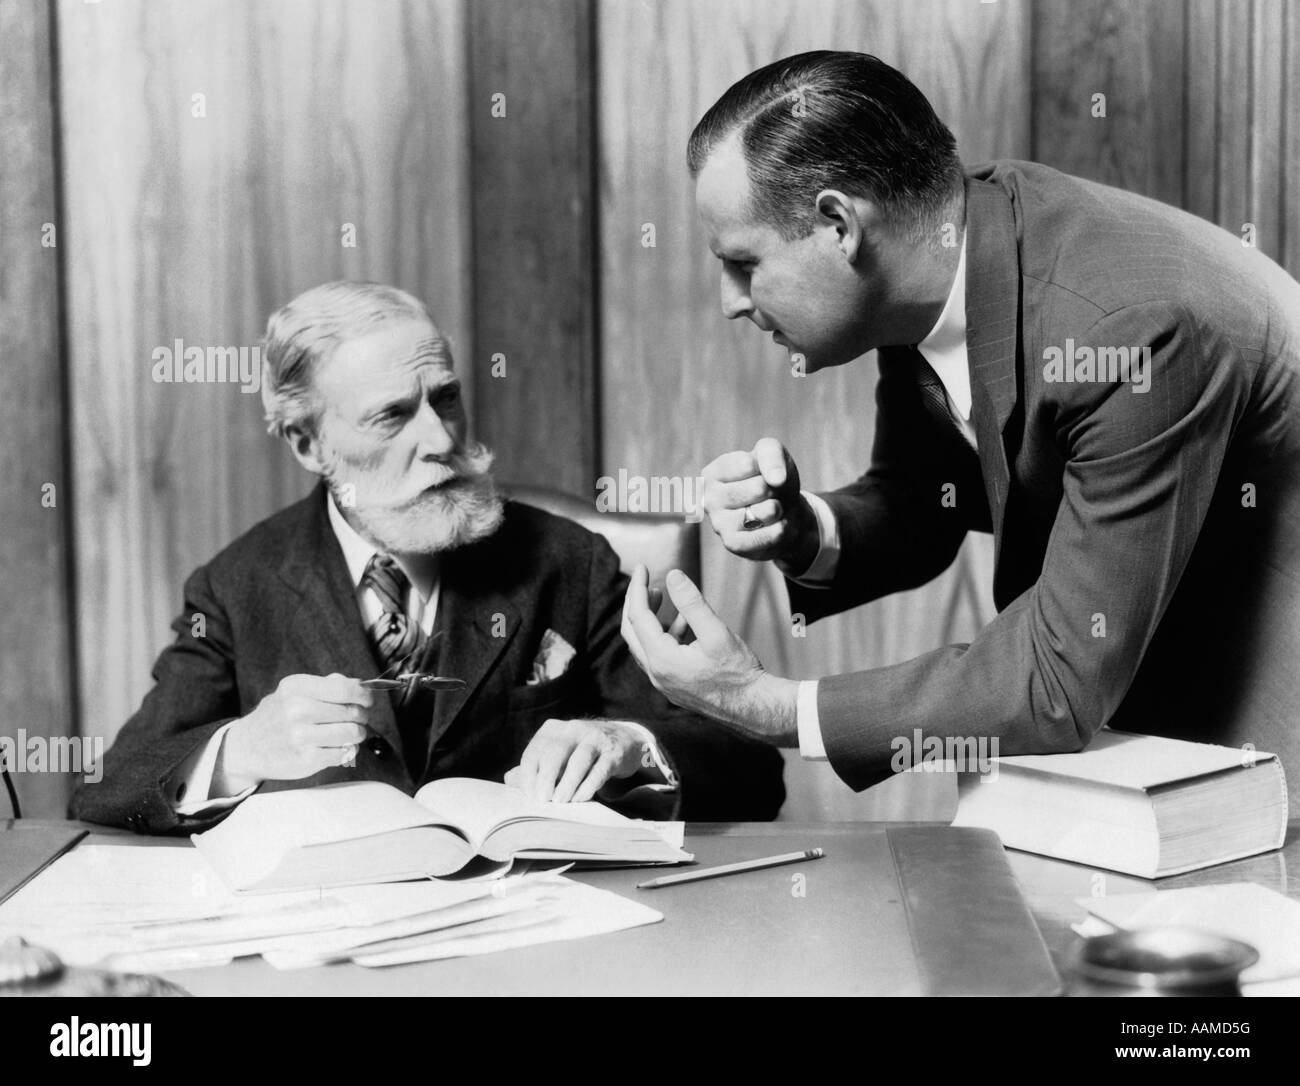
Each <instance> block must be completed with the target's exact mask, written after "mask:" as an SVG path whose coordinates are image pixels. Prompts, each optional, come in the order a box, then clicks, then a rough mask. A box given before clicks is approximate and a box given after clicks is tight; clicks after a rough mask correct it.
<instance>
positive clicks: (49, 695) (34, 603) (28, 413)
mask: <svg viewBox="0 0 1300 1086" xmlns="http://www.w3.org/2000/svg"><path fill="white" fill-rule="evenodd" d="M51 41H52V27H51V23H50V13H49V10H48V9H47V8H46V7H45V6H44V5H41V4H32V3H29V2H27V0H0V43H3V54H0V525H3V530H0V614H3V616H4V619H3V622H0V735H3V736H8V737H10V738H12V739H13V740H14V741H15V744H16V745H17V746H20V747H23V748H24V749H25V748H26V742H25V740H26V738H27V737H28V736H36V737H45V736H64V735H73V734H75V719H74V684H73V675H74V668H73V660H72V656H71V650H72V638H71V637H70V635H69V623H68V619H69V599H70V591H71V585H70V583H69V579H68V574H69V561H68V555H69V550H68V514H69V510H70V494H69V491H68V486H67V473H66V460H65V449H66V437H67V431H66V422H67V418H66V399H65V395H64V381H63V358H62V353H61V349H60V335H59V311H60V306H59V252H60V250H59V245H60V244H62V243H64V242H66V235H62V234H61V233H60V232H59V230H58V225H59V223H60V218H59V209H58V186H57V184H56V161H55V146H54V137H53V133H54V117H53V114H54V102H53V98H52V89H53V77H52V49H51ZM47 224H49V225H47ZM50 226H53V227H54V228H55V229H54V232H53V233H50V232H49V229H50ZM15 761H17V760H15ZM25 761H26V760H25V759H24V763H25ZM18 768H19V766H18V765H16V764H11V765H10V770H11V772H12V773H13V779H14V784H15V787H16V790H17V792H18V797H19V801H20V803H21V804H22V808H23V813H24V814H25V815H27V816H29V817H38V818H41V817H43V818H61V817H63V813H64V809H65V807H66V805H67V798H68V795H69V794H70V791H69V790H70V784H71V781H70V779H69V778H68V777H65V776H62V775H59V774H51V773H49V772H42V773H35V772H17V769H18ZM9 815H10V811H9V799H8V797H7V796H6V795H4V794H3V793H0V818H8V817H9Z"/></svg>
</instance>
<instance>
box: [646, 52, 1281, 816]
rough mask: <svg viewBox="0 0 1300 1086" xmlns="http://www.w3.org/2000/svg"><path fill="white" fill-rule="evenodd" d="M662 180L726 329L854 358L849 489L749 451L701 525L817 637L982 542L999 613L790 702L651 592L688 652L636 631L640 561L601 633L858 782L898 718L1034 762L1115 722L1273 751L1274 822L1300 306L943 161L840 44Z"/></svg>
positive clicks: (933, 121)
mask: <svg viewBox="0 0 1300 1086" xmlns="http://www.w3.org/2000/svg"><path fill="white" fill-rule="evenodd" d="M689 164H690V169H691V171H692V174H693V176H694V178H695V183H696V201H697V205H698V208H699V212H700V215H701V218H702V220H703V223H704V227H705V229H706V231H707V233H708V236H709V243H710V246H711V248H712V249H713V251H714V253H715V254H716V255H717V256H718V258H719V259H720V260H721V261H722V308H723V313H724V314H725V315H726V316H727V317H729V318H732V319H735V318H738V317H745V318H748V319H749V320H751V321H752V322H753V323H754V324H755V325H757V326H758V327H759V328H760V329H761V330H762V331H764V332H771V333H772V334H773V338H774V339H775V340H776V342H777V343H779V344H781V345H783V346H785V347H786V348H788V350H789V351H790V352H791V357H792V359H793V361H794V368H795V370H796V372H797V373H799V374H802V373H812V372H814V371H816V370H819V369H822V368H825V367H828V366H838V365H842V364H845V363H848V362H850V361H852V360H853V359H856V358H858V357H859V356H861V355H862V354H864V353H865V352H867V351H869V350H871V349H873V348H878V349H879V353H878V364H879V380H878V383H877V386H876V422H875V441H874V447H873V450H872V458H871V465H870V467H869V468H868V470H867V472H866V474H864V475H863V476H862V477H861V478H859V479H858V480H857V481H855V482H853V483H850V484H849V485H848V486H845V487H842V488H841V489H839V490H835V491H832V492H830V493H824V494H821V495H814V494H809V493H807V492H805V491H804V490H802V489H801V482H800V477H799V473H798V470H797V468H796V466H795V462H794V460H793V458H792V457H791V456H790V454H789V453H788V452H787V451H786V450H785V448H784V447H783V446H782V445H781V444H780V443H779V442H778V441H776V440H775V439H773V438H765V439H763V440H760V441H759V442H758V443H757V444H756V445H755V446H754V448H753V449H752V450H749V451H742V452H731V453H727V454H726V455H723V456H720V457H719V458H718V459H716V460H715V461H714V462H713V463H712V464H710V465H709V466H708V467H707V468H706V469H705V473H704V474H705V476H706V479H707V483H706V487H705V491H704V495H703V498H702V504H703V505H704V507H705V509H706V511H707V512H708V515H709V519H710V522H711V524H712V526H713V528H714V530H715V531H716V532H717V533H718V535H719V536H720V537H721V539H722V541H723V543H724V544H725V545H726V547H727V548H728V549H729V550H730V551H732V553H734V554H737V555H740V556H741V557H743V558H746V559H750V560H753V561H773V562H775V563H776V564H777V566H778V567H779V569H780V570H781V571H782V572H783V573H784V574H785V575H786V577H787V578H788V586H789V593H790V602H791V608H792V610H793V611H794V612H796V613H798V614H802V615H803V616H805V617H806V618H807V619H808V620H810V621H811V620H815V619H816V618H819V617H821V616H822V615H828V614H833V613H835V612H838V611H843V610H845V609H846V608H850V607H855V606H857V605H858V604H861V603H864V602H866V601H868V600H873V599H876V598H878V597H880V596H883V595H885V594H887V593H891V592H897V591H900V590H903V589H907V588H912V587H915V586H917V585H921V584H924V583H925V582H927V581H929V580H931V579H932V578H934V577H935V576H937V575H938V574H939V573H940V572H941V571H943V570H944V569H945V568H946V567H947V566H948V565H949V563H950V562H951V561H952V560H953V558H954V556H955V555H956V553H957V549H958V547H959V545H960V543H961V541H962V539H963V537H964V536H965V534H966V533H967V532H968V531H983V532H992V533H993V536H994V541H995V548H996V567H995V573H994V581H993V595H994V600H995V602H996V604H997V607H998V611H999V613H998V615H997V617H996V618H995V619H994V620H993V621H992V622H991V623H990V624H989V625H988V626H987V627H985V628H984V629H983V630H981V631H980V632H979V634H978V635H977V636H976V637H975V638H974V640H972V641H971V642H970V643H969V644H959V645H947V646H943V647H940V648H936V649H935V650H934V651H933V652H930V653H927V654H926V655H924V656H921V657H918V658H917V659H914V660H908V661H906V662H904V663H900V664H896V665H894V666H891V667H884V668H878V669H874V670H866V671H859V672H856V673H853V674H845V675H834V676H829V677H826V678H823V679H821V680H819V681H817V682H804V683H795V682H792V681H789V680H786V679H781V678H778V677H776V676H773V675H771V674H769V673H767V672H765V671H764V670H763V668H762V666H761V664H760V663H759V661H758V660H757V659H756V658H755V657H754V655H753V653H752V652H750V651H749V649H748V648H747V647H746V646H745V645H744V643H743V642H742V641H741V640H740V639H739V638H738V637H736V636H735V635H734V634H733V633H731V632H730V631H729V630H727V628H726V627H725V626H724V625H723V624H722V623H721V622H720V621H719V620H718V618H717V616H716V615H715V614H714V613H713V612H712V611H711V610H710V608H709V606H708V604H707V603H706V602H705V601H704V600H703V599H702V598H701V597H700V594H699V592H698V591H697V590H696V589H695V587H694V586H693V585H691V584H690V583H689V582H688V581H687V580H686V579H685V578H684V577H682V576H681V575H680V574H678V573H674V574H671V575H670V576H669V579H668V589H669V592H670V594H671V596H672V598H673V599H674V601H675V603H676V604H677V606H678V608H679V609H680V610H681V611H682V612H683V614H684V615H685V616H686V618H687V619H688V620H689V623H690V625H691V626H692V627H693V629H694V632H695V634H696V637H697V640H696V641H695V642H694V643H693V644H682V643H681V642H680V639H679V637H678V636H674V635H676V634H678V633H679V631H678V630H674V631H671V632H665V631H663V630H662V629H661V628H660V626H659V624H658V623H657V622H656V621H655V619H654V617H653V615H652V614H651V612H650V611H649V609H648V608H647V606H646V602H645V596H646V585H645V576H644V571H643V570H638V571H637V572H636V573H635V574H634V577H633V582H632V585H631V587H630V589H629V594H628V599H627V605H626V609H625V619H624V627H623V628H624V636H625V637H626V638H627V640H628V642H629V644H630V645H631V647H632V649H633V652H634V654H635V655H636V656H637V657H638V660H639V661H640V662H641V664H642V666H643V667H645V668H646V670H647V672H648V673H649V674H650V676H651V678H652V680H653V681H654V683H655V685H656V686H658V687H659V688H660V689H661V690H663V691H665V692H666V693H667V694H668V695H669V697H670V698H672V699H673V700H674V701H676V702H677V703H678V704H681V705H687V706H690V707H692V708H694V709H697V710H699V711H701V712H704V713H707V714H710V715H713V716H715V717H719V718H721V719H723V720H726V721H729V722H730V723H731V724H733V725H735V726H737V727H741V728H744V729H745V730H747V731H748V732H749V733H750V734H752V735H754V736H757V737H760V738H763V739H765V740H766V741H768V742H770V743H773V744H775V745H780V746H797V747H798V748H799V749H800V751H801V752H802V754H803V755H804V756H805V757H809V758H829V760H830V762H831V764H832V766H833V767H834V769H835V770H836V772H837V773H838V774H839V776H840V777H841V778H842V779H843V780H844V781H846V782H847V783H848V784H849V785H850V786H851V787H853V788H855V789H862V788H864V787H866V786H868V785H870V784H873V783H875V782H877V781H879V780H881V779H883V778H884V777H885V776H886V775H887V774H888V773H889V772H890V761H891V756H892V755H893V754H894V753H896V751H897V748H896V747H895V746H893V740H895V738H896V737H910V736H912V735H913V734H914V729H920V730H921V732H922V733H923V734H924V735H925V736H926V737H930V736H935V737H939V738H940V739H944V738H947V737H954V738H963V739H967V740H969V739H970V738H972V737H974V738H979V737H996V738H997V739H998V741H999V749H1000V753H1002V754H1028V753H1050V752H1061V751H1074V750H1078V749H1080V748H1081V747H1083V746H1085V745H1086V744H1087V743H1088V741H1089V740H1090V739H1091V737H1092V736H1093V735H1094V734H1095V733H1096V731H1097V730H1098V729H1099V728H1101V727H1102V726H1103V725H1113V726H1114V727H1116V728H1119V729H1127V730H1132V731H1142V732H1158V733H1162V734H1167V735H1173V736H1180V737H1184V738H1188V739H1195V740H1202V741H1210V742H1217V743H1224V744H1231V745H1242V746H1243V747H1247V748H1249V747H1253V748H1255V749H1259V750H1273V751H1276V752H1277V753H1278V754H1279V755H1281V757H1282V760H1283V763H1284V765H1285V766H1286V767H1287V769H1288V771H1289V775H1290V780H1291V784H1290V792H1291V799H1292V802H1295V801H1296V799H1297V797H1298V796H1300V666H1297V664H1298V663H1300V285H1298V284H1297V283H1296V282H1295V280H1293V279H1292V278H1290V277H1289V276H1288V275H1287V274H1286V273H1285V272H1283V271H1282V269H1280V268H1279V267H1278V266H1277V265H1276V264H1274V263H1273V262H1272V261H1271V260H1269V259H1268V258H1267V257H1265V256H1264V255H1263V254H1261V253H1259V252H1258V251H1256V250H1255V249H1254V248H1251V247H1247V246H1244V245H1243V243H1242V241H1241V239H1239V238H1237V237H1235V236H1233V235H1232V234H1229V233H1227V232H1225V231H1223V230H1220V229H1219V228H1217V227H1215V226H1212V225H1210V224H1209V223H1207V222H1204V221H1202V220H1200V219H1198V218H1195V217H1194V216H1192V215H1189V214H1186V213H1184V212H1181V211H1177V210H1175V209H1173V208H1171V207H1168V206H1165V205H1163V204H1159V203H1156V202H1154V201H1152V200H1148V199H1144V198H1142V197H1139V196H1135V195H1132V194H1130V193H1126V192H1122V191H1119V190H1116V189H1112V188H1107V187H1105V186H1103V185H1098V184H1093V183H1090V182H1087V181H1083V180H1080V179H1077V178H1074V177H1069V176H1067V175H1064V174H1061V173H1058V172H1057V171H1055V170H1051V169H1048V168H1046V167H1043V166H1040V165H1036V164H1034V163H1028V162H996V163H992V164H988V165H983V166H977V167H974V168H972V169H970V170H969V171H965V172H964V171H963V169H962V166H961V164H960V162H959V160H958V158H957V154H956V145H955V142H954V140H953V137H952V135H951V133H950V132H949V131H948V129H947V128H946V127H945V126H944V125H943V123H942V122H941V121H940V120H939V119H938V118H937V117H936V116H935V114H934V112H933V111H932V110H931V108H930V105H929V103H928V102H927V101H926V99H925V98H924V96H923V95H922V94H921V93H920V91H918V90H917V89H916V87H914V86H913V85H912V84H911V83H910V82H909V81H908V80H907V79H906V78H905V77H904V76H903V75H902V74H901V73H900V72H897V71H895V70H894V69H892V68H890V67H889V66H888V65H886V64H883V63H882V62H880V61H879V60H877V59H875V58H874V57H870V56H865V55H863V54H858V53H834V52H821V53H809V54H804V55H801V56H796V57H791V58H788V59H786V60H782V61H778V62H777V63H775V64H772V65H769V66H768V67H766V68H763V69H761V70H759V71H756V72H753V73H752V74H750V75H748V76H746V77H745V78H744V79H742V80H741V81H740V82H739V83H737V84H736V85H735V86H733V87H732V88H731V89H730V90H728V91H727V92H726V93H725V94H724V95H723V96H722V98H721V99H719V101H718V102H717V103H716V104H715V105H714V106H713V107H712V108H711V109H710V110H709V112H708V113H707V115H706V116H705V117H704V118H703V119H702V120H701V121H700V123H699V125H698V126H697V127H696V129H695V132H694V134H693V135H692V137H691V142H690V149H689ZM863 409H864V410H866V407H865V405H864V408H863Z"/></svg>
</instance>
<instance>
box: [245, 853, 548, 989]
mask: <svg viewBox="0 0 1300 1086" xmlns="http://www.w3.org/2000/svg"><path fill="white" fill-rule="evenodd" d="M562 881H563V880H559V879H557V878H556V877H555V876H540V877H534V878H533V879H531V880H529V881H527V882H524V883H520V884H519V885H518V886H517V887H516V888H514V889H507V890H505V891H504V892H493V893H492V894H490V895H488V896H486V897H481V898H478V899H476V900H473V901H466V902H463V903H462V904H459V905H453V906H449V907H447V908H443V909H439V910H438V911H436V912H430V913H421V914H418V915H415V916H408V917H403V918H401V919H398V920H393V921H389V922H387V923H382V924H372V925H369V926H367V927H350V928H343V929H339V930H337V931H326V932H317V933H314V934H308V935H301V936H295V937H291V938H287V939H280V940H276V941H275V942H274V943H273V944H272V945H269V946H266V947H264V948H263V949H262V956H263V957H264V958H265V959H266V960H267V961H268V962H270V963H271V964H272V965H274V966H275V967H276V968H277V969H302V968H306V967H308V966H314V965H325V964H327V963H329V962H332V961H346V960H348V959H350V958H351V957H352V956H353V954H354V953H356V952H358V951H359V950H360V949H361V948H363V947H364V948H368V950H369V951H370V952H373V953H379V952H383V951H386V950H389V949H392V948H394V947H396V946H399V945H400V946H411V945H415V944H416V942H417V941H419V942H420V943H421V945H422V944H423V943H424V942H432V941H435V940H436V939H437V938H439V937H440V936H443V935H444V934H445V935H451V934H454V933H455V932H460V931H466V930H479V925H481V924H483V923H485V922H486V921H488V920H494V919H501V918H504V917H507V916H520V917H524V916H527V917H537V916H538V914H539V913H540V912H541V911H542V910H543V909H544V908H545V906H546V905H547V904H548V903H549V902H550V900H551V899H553V898H555V897H556V895H557V892H558V884H559V883H560V882H562ZM546 915H549V913H547V914H546ZM519 922H520V923H523V922H525V921H524V920H520V921H519Z"/></svg>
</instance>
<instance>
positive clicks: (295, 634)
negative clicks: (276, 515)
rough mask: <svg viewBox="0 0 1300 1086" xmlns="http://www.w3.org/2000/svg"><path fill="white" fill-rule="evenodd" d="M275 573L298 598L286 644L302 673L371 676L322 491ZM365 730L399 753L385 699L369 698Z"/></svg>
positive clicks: (371, 663)
mask: <svg viewBox="0 0 1300 1086" xmlns="http://www.w3.org/2000/svg"><path fill="white" fill-rule="evenodd" d="M279 573H280V577H281V579H282V580H284V582H285V583H286V584H287V585H288V586H289V587H290V588H291V589H292V590H293V591H294V592H295V593H296V594H297V597H298V605H297V607H296V609H295V611H294V614H293V619H292V621H291V623H290V630H291V633H290V638H291V641H292V647H293V649H294V650H295V652H296V659H297V660H299V661H300V662H301V665H300V666H301V667H302V670H303V671H304V672H306V673H307V674H312V675H329V674H331V673H333V672H339V673H340V674H343V675H347V676H350V677H353V678H359V679H368V678H370V677H372V676H373V675H375V674H376V673H377V671H378V668H377V666H376V664H375V656H374V652H373V651H372V649H371V645H370V638H369V635H368V634H367V633H366V630H365V626H364V625H363V623H362V621H361V612H360V611H359V610H358V609H357V597H356V589H355V587H354V586H353V584H352V579H351V577H349V575H348V568H347V563H346V562H345V561H344V560H343V550H342V548H340V546H339V542H338V539H337V538H336V537H335V535H334V532H333V530H332V529H331V528H330V524H329V514H328V513H327V512H326V507H325V488H324V487H323V486H319V487H317V488H316V491H315V492H314V493H313V494H312V509H311V514H310V515H309V516H308V517H307V518H306V519H305V520H304V522H303V525H302V527H301V529H300V531H299V533H298V537H297V539H295V540H294V541H293V545H292V546H291V547H290V548H289V553H288V554H287V555H286V557H285V559H284V561H283V562H282V563H281V566H280V570H279ZM370 726H371V728H372V729H373V730H374V731H376V732H378V733H379V735H381V736H382V737H383V738H384V739H386V740H387V741H388V744H389V745H390V746H391V747H392V748H393V749H394V750H401V740H400V739H399V737H398V731H397V721H396V719H395V717H394V716H393V707H392V704H391V699H390V698H388V697H377V698H375V712H374V713H373V714H372V716H371V721H370Z"/></svg>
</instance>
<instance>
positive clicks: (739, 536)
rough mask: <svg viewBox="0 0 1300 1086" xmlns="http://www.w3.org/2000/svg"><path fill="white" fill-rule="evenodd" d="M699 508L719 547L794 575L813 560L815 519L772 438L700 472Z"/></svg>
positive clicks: (787, 459) (791, 463) (794, 472)
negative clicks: (702, 487) (773, 563)
mask: <svg viewBox="0 0 1300 1086" xmlns="http://www.w3.org/2000/svg"><path fill="white" fill-rule="evenodd" d="M703 475H704V492H703V494H702V495H701V496H700V506H701V508H703V510H704V512H705V513H706V514H708V518H709V524H710V525H711V526H712V527H713V530H714V531H715V532H717V533H718V537H719V538H720V539H721V540H722V545H723V546H724V547H726V548H727V550H729V551H731V553H732V554H738V555H740V557H741V558H749V559H751V560H753V561H756V562H764V561H768V560H769V559H770V560H772V561H775V562H776V563H777V565H778V566H779V567H781V570H782V572H783V573H787V574H790V575H791V576H796V577H797V576H799V575H800V574H801V573H803V572H804V570H806V569H807V568H808V567H809V566H811V565H812V563H813V560H814V559H815V558H816V557H817V550H818V548H819V546H820V537H819V535H818V530H817V517H816V515H815V514H814V513H813V511H812V508H811V507H810V506H809V505H808V502H807V499H805V498H804V497H803V495H802V494H801V493H800V490H799V469H798V468H797V467H795V463H794V459H793V458H792V457H791V456H790V454H789V453H788V452H787V451H786V449H785V447H784V446H783V445H782V444H781V443H780V442H779V441H777V440H776V438H774V437H765V438H761V439H760V440H759V442H758V444H757V445H755V446H754V448H753V449H752V450H751V451H750V452H730V453H724V454H723V455H722V456H719V457H718V458H717V459H716V460H714V461H713V463H711V464H710V465H709V466H708V467H706V468H705V469H704V473H703Z"/></svg>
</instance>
